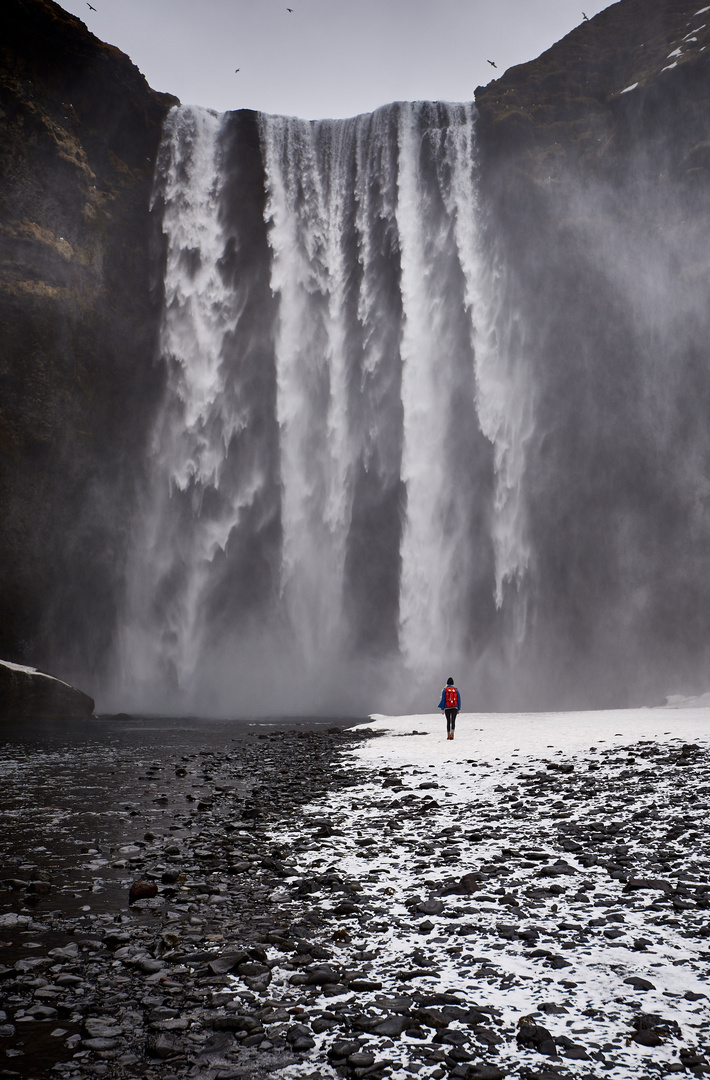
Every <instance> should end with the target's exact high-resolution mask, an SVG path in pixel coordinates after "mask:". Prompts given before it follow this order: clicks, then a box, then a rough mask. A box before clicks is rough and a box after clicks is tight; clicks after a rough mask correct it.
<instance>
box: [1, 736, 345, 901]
mask: <svg viewBox="0 0 710 1080" xmlns="http://www.w3.org/2000/svg"><path fill="white" fill-rule="evenodd" d="M362 722H363V718H356V717H345V718H343V717H340V718H334V717H322V716H320V717H311V716H300V717H263V718H259V719H233V720H205V719H202V718H196V717H180V718H175V717H145V718H142V717H141V718H136V719H135V720H131V721H127V720H125V721H119V720H115V719H112V718H107V717H103V718H99V719H98V720H96V719H94V720H90V721H45V722H41V721H40V722H37V721H33V722H32V723H31V724H28V723H26V722H24V723H21V722H7V723H3V724H2V726H1V727H0V785H1V788H0V835H1V836H2V841H1V844H0V858H1V864H0V877H1V878H2V879H7V878H13V877H14V878H19V879H23V880H28V881H29V880H33V878H34V877H37V876H40V875H47V876H49V877H50V879H52V880H54V878H56V877H57V875H61V876H62V878H63V877H64V876H65V875H70V876H73V882H72V884H71V885H70V886H68V887H73V888H74V890H75V891H81V890H82V888H84V887H85V883H84V881H83V879H84V878H85V877H86V878H91V879H93V878H94V877H95V874H94V871H95V870H96V869H98V866H97V865H96V863H97V860H98V861H101V860H102V859H105V858H107V857H109V856H110V855H111V852H112V849H114V848H115V846H116V845H117V844H122V843H125V842H126V841H125V835H126V829H127V824H128V823H129V820H128V819H130V816H131V815H133V816H135V817H141V820H143V815H144V813H145V811H146V810H148V811H150V810H151V809H152V808H154V807H155V806H156V800H161V801H162V800H163V799H165V798H166V797H167V798H168V799H169V788H170V782H171V781H170V777H167V776H166V777H163V776H161V773H162V772H163V769H164V766H165V764H166V763H167V762H168V761H171V760H173V759H175V758H176V757H177V758H179V757H180V756H181V755H189V754H194V753H195V752H200V751H207V752H212V753H215V754H219V753H220V751H223V752H226V751H227V750H229V749H231V748H233V746H234V744H235V743H236V744H239V743H243V742H244V741H246V740H250V739H254V738H257V737H258V735H259V734H260V733H266V732H271V731H274V730H299V729H300V730H313V729H318V728H324V727H325V728H327V727H330V726H334V725H335V726H338V727H341V728H345V727H352V726H354V725H355V724H357V723H362ZM114 854H115V852H114ZM94 888H95V886H94ZM0 895H2V894H0ZM0 907H2V908H3V910H7V906H6V905H4V904H2V903H1V902H0Z"/></svg>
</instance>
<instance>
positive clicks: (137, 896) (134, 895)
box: [128, 881, 158, 904]
mask: <svg viewBox="0 0 710 1080" xmlns="http://www.w3.org/2000/svg"><path fill="white" fill-rule="evenodd" d="M157 895H158V886H157V885H156V884H155V882H154V881H134V882H133V884H132V885H131V888H130V890H129V893H128V903H129V904H135V902H136V900H151V899H152V898H153V897H154V896H157Z"/></svg>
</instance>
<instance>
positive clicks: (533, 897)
mask: <svg viewBox="0 0 710 1080" xmlns="http://www.w3.org/2000/svg"><path fill="white" fill-rule="evenodd" d="M679 706H682V707H679ZM368 727H369V729H370V730H371V731H372V732H376V733H381V734H379V737H377V738H371V739H369V740H368V741H366V742H364V743H362V744H360V745H358V746H357V748H356V749H355V750H354V751H353V755H352V767H353V768H354V769H358V770H362V769H364V770H365V772H364V773H362V775H361V777H360V782H359V783H358V784H357V786H354V787H352V788H350V789H346V790H345V791H343V790H340V791H337V792H336V793H334V794H333V795H332V796H331V797H330V799H329V801H328V802H327V804H326V805H318V806H311V807H309V808H307V811H306V827H307V826H308V822H309V819H310V824H311V826H312V827H313V828H314V829H316V830H317V831H316V832H315V833H314V838H315V837H317V839H314V840H313V841H312V842H308V841H306V842H304V840H303V829H302V827H299V828H298V829H294V831H293V833H292V834H291V836H290V837H288V836H287V837H284V835H283V834H282V833H280V834H279V838H280V839H282V840H283V839H287V840H288V839H290V841H291V843H292V845H293V850H294V852H296V853H297V854H296V857H297V861H298V875H297V877H296V879H295V880H293V879H287V880H286V881H285V883H284V887H283V889H282V890H280V891H279V892H278V893H277V894H276V895H274V897H273V901H274V903H279V904H286V905H288V901H289V899H290V898H293V899H295V897H294V896H293V891H292V890H293V889H294V888H296V887H298V886H299V885H302V883H303V882H304V881H309V882H310V883H312V885H313V888H312V891H311V893H310V896H309V901H310V903H311V904H312V911H313V912H317V913H318V915H320V916H321V917H323V918H324V919H325V920H326V923H325V925H327V924H328V920H329V919H330V920H331V924H332V925H331V929H332V927H335V929H333V930H332V933H331V934H330V935H328V933H326V934H325V936H323V938H322V940H323V943H324V944H326V945H327V947H328V950H329V952H330V955H331V960H330V964H331V966H332V967H333V970H335V971H337V972H339V973H340V975H341V976H342V978H341V980H340V981H341V983H342V985H340V986H338V980H337V979H336V980H335V985H330V986H325V987H324V988H323V989H322V990H321V988H319V987H316V986H309V987H308V988H307V989H308V993H309V994H310V998H309V1001H311V1002H312V1004H313V1006H317V1007H319V1008H323V1009H326V1010H335V1011H334V1012H333V1015H334V1016H336V1017H337V1018H338V1019H339V1020H340V1019H342V1018H344V1017H346V1016H348V1017H350V1019H348V1021H347V1022H348V1024H350V1025H351V1027H352V1026H353V1023H354V1026H355V1028H356V1029H357V1030H355V1032H354V1037H355V1038H357V1039H359V1043H360V1049H359V1050H358V1051H357V1052H356V1058H355V1059H354V1060H355V1061H359V1060H361V1058H358V1057H357V1053H360V1054H364V1055H365V1058H363V1059H362V1060H365V1059H366V1058H367V1056H368V1054H369V1056H370V1057H371V1058H372V1059H373V1064H372V1066H371V1068H374V1069H376V1068H377V1066H378V1065H379V1066H380V1067H381V1068H384V1067H385V1066H384V1063H385V1062H387V1063H389V1066H388V1067H389V1070H390V1071H389V1075H391V1076H392V1077H394V1078H396V1080H404V1078H405V1077H410V1076H413V1075H418V1076H421V1077H429V1076H431V1077H434V1078H437V1077H444V1076H447V1075H451V1076H454V1077H470V1078H473V1077H480V1078H481V1080H484V1078H489V1080H493V1078H494V1077H495V1076H502V1075H505V1074H506V1073H508V1074H510V1075H518V1076H521V1077H528V1078H530V1080H533V1078H534V1077H542V1076H545V1077H553V1076H555V1075H560V1076H575V1077H597V1076H600V1075H608V1076H611V1077H615V1078H619V1080H621V1078H627V1077H628V1078H629V1080H631V1078H633V1080H638V1078H640V1077H645V1076H658V1075H669V1074H670V1073H672V1072H684V1071H685V1070H686V1068H687V1069H691V1068H696V1067H697V1065H696V1061H697V1060H699V1059H701V1058H702V1055H703V1053H704V1052H705V1051H707V1050H708V1049H710V1048H709V1047H708V1033H709V1032H710V1009H709V1008H708V998H707V997H706V993H707V992H708V960H710V942H708V940H707V939H708V936H709V935H710V924H709V923H708V917H707V911H708V909H710V836H709V835H708V827H707V821H708V809H709V808H710V782H708V775H707V767H708V762H709V757H708V742H709V739H708V735H709V732H710V709H708V708H702V707H694V708H693V707H687V703H683V702H680V701H676V702H674V703H673V707H669V708H659V709H634V710H623V711H608V712H585V713H559V714H510V715H501V714H466V713H463V714H460V715H459V717H458V720H457V723H456V738H455V739H454V741H448V740H447V739H446V733H445V728H446V724H445V720H444V719H443V716H442V715H441V714H436V715H425V716H422V715H417V716H401V717H384V716H373V717H372V718H371V723H370V725H368ZM329 875H330V878H329ZM334 878H336V879H338V880H340V881H342V882H343V883H344V890H345V892H346V895H348V894H349V895H350V897H351V899H353V900H354V903H352V904H351V907H352V908H353V910H352V911H350V912H348V911H347V910H345V911H343V910H342V897H341V896H339V897H333V896H332V893H329V889H332V888H333V885H332V880H333V879H334ZM324 883H325V884H324ZM309 888H311V885H309ZM301 895H303V894H302V893H301ZM339 902H340V903H341V910H340V912H338V910H337V907H338V903H339ZM345 906H346V908H347V906H348V905H347V904H346V905H345ZM314 963H315V962H314ZM321 966H322V965H321ZM316 967H317V963H316ZM358 978H360V979H362V980H365V982H363V983H361V984H359V983H358V981H357V980H358ZM353 980H354V985H355V986H356V987H357V986H358V985H361V986H362V987H367V985H368V983H369V984H370V989H366V988H365V989H360V990H358V991H357V992H356V993H355V994H353V993H352V987H353ZM289 981H290V983H291V984H293V981H294V980H289ZM298 981H299V980H298V979H296V980H295V982H296V984H298ZM283 989H284V990H289V989H290V990H291V992H293V989H292V987H287V986H284V988H283ZM276 990H277V987H276V985H274V984H272V986H271V988H270V991H271V993H272V995H273V994H274V993H275V991H276ZM304 992H305V988H304ZM319 995H320V996H319ZM339 1009H340V1010H341V1011H338V1010H339ZM427 1009H429V1010H430V1012H431V1010H432V1009H433V1010H434V1014H435V1015H434V1018H433V1019H432V1017H431V1016H429V1019H428V1020H427V1015H428V1014H427V1011H426V1010H427ZM353 1010H355V1013H356V1014H357V1015H358V1016H362V1017H364V1019H362V1020H359V1021H357V1022H353V1021H352V1014H353ZM437 1012H438V1016H439V1019H438V1020H437V1018H436V1014H437ZM397 1016H405V1017H407V1018H408V1019H407V1025H408V1026H407V1027H405V1028H404V1030H402V1032H401V1033H400V1034H391V1033H390V1034H389V1035H387V1034H386V1030H387V1028H385V1033H384V1034H383V1033H380V1032H378V1030H377V1028H378V1022H379V1023H381V1022H383V1021H387V1022H388V1023H389V1022H392V1021H393V1019H394V1029H395V1030H396V1027H397V1023H396V1019H397ZM358 1024H359V1029H358ZM444 1025H445V1026H444ZM547 1036H550V1037H551V1039H552V1040H553V1041H552V1042H550V1041H549V1039H547ZM352 1037H353V1036H351V1038H352ZM329 1038H331V1042H332V1037H331V1036H330V1035H329V1033H328V1032H325V1033H323V1035H322V1036H321V1039H320V1043H322V1046H320V1045H319V1048H317V1050H316V1051H314V1057H316V1058H317V1057H318V1056H319V1054H320V1056H321V1060H322V1056H323V1054H325V1052H326V1048H327V1047H328V1045H330V1044H329V1042H328V1040H329ZM341 1038H342V1036H341ZM546 1039H547V1041H546ZM541 1046H542V1048H543V1049H542V1052H541V1050H540V1047H541ZM349 1052H350V1053H352V1046H351V1048H350V1051H349ZM330 1060H331V1062H332V1063H333V1064H335V1065H338V1064H342V1066H343V1067H345V1061H344V1060H343V1061H342V1062H340V1061H339V1059H338V1058H337V1056H335V1057H334V1056H333V1054H332V1052H331V1053H330ZM708 1060H710V1059H708ZM348 1067H349V1068H350V1069H353V1068H354V1067H355V1066H354V1065H353V1063H352V1062H351V1063H350V1065H349V1066H348ZM312 1068H313V1066H312V1065H310V1064H309V1065H307V1064H306V1063H304V1064H303V1065H300V1066H293V1067H291V1068H290V1069H287V1070H285V1071H284V1072H283V1074H279V1075H283V1076H284V1077H306V1076H314V1075H318V1076H319V1077H320V1076H323V1077H325V1076H333V1075H336V1074H335V1073H334V1072H332V1071H331V1066H330V1065H327V1064H325V1062H323V1063H322V1064H321V1065H320V1066H319V1068H320V1071H319V1072H318V1073H317V1074H315V1073H313V1071H312ZM348 1075H356V1074H355V1073H354V1072H350V1073H348ZM358 1075H363V1076H364V1075H366V1072H363V1073H362V1074H358ZM378 1075H379V1074H378Z"/></svg>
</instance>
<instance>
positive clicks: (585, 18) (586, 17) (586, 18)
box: [582, 12, 589, 22]
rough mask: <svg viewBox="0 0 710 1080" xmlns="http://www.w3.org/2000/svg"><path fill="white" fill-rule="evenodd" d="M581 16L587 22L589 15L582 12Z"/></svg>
mask: <svg viewBox="0 0 710 1080" xmlns="http://www.w3.org/2000/svg"><path fill="white" fill-rule="evenodd" d="M582 18H583V19H584V21H585V22H589V16H588V15H585V14H584V12H582Z"/></svg>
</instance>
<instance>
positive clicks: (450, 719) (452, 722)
mask: <svg viewBox="0 0 710 1080" xmlns="http://www.w3.org/2000/svg"><path fill="white" fill-rule="evenodd" d="M439 708H440V709H442V710H443V712H444V714H445V716H446V738H447V739H453V737H454V731H455V730H456V715H457V713H458V712H459V710H460V709H461V695H460V694H459V692H458V690H457V689H456V687H455V686H454V680H453V679H452V678H451V677H449V678H448V679H447V680H446V686H445V687H444V689H443V690H442V691H441V701H440V702H439Z"/></svg>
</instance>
